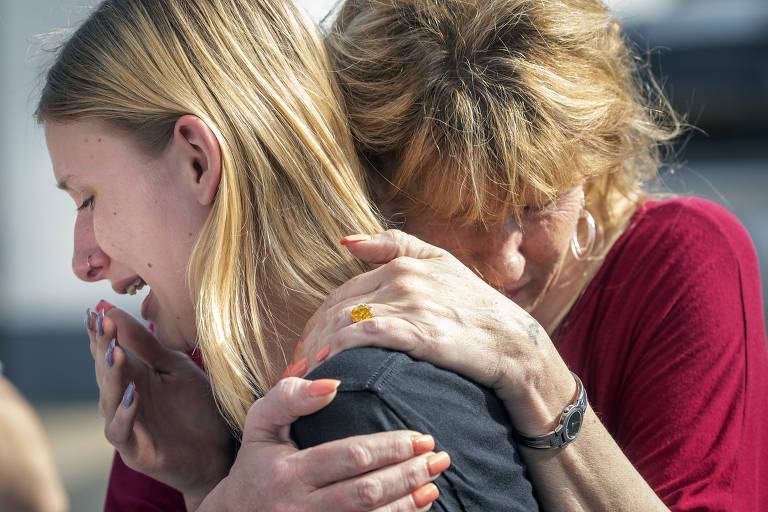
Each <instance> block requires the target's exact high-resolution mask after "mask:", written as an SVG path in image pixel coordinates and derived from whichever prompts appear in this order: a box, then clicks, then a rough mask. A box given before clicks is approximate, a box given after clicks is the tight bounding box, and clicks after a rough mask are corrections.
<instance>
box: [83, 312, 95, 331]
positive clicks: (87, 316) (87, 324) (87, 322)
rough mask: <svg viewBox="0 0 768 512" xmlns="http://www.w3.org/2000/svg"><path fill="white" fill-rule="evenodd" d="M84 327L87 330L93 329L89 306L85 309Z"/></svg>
mask: <svg viewBox="0 0 768 512" xmlns="http://www.w3.org/2000/svg"><path fill="white" fill-rule="evenodd" d="M85 328H86V329H88V330H89V331H92V330H93V329H91V308H88V309H86V310H85Z"/></svg>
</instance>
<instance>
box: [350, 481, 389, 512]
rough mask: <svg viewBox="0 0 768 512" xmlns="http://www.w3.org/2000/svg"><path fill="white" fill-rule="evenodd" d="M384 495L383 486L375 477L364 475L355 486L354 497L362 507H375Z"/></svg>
mask: <svg viewBox="0 0 768 512" xmlns="http://www.w3.org/2000/svg"><path fill="white" fill-rule="evenodd" d="M383 497H384V486H383V485H382V483H381V482H380V481H379V479H377V478H375V477H370V476H369V477H364V478H362V479H360V480H359V481H358V482H357V484H356V486H355V499H356V501H357V503H358V505H360V507H361V508H363V509H370V508H373V507H375V506H376V505H377V504H378V503H379V502H380V501H381V500H382V498H383Z"/></svg>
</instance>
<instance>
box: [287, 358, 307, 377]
mask: <svg viewBox="0 0 768 512" xmlns="http://www.w3.org/2000/svg"><path fill="white" fill-rule="evenodd" d="M305 373H307V358H306V357H302V358H301V359H299V361H298V362H297V363H296V364H294V365H293V370H291V377H302V376H303V375H304V374H305Z"/></svg>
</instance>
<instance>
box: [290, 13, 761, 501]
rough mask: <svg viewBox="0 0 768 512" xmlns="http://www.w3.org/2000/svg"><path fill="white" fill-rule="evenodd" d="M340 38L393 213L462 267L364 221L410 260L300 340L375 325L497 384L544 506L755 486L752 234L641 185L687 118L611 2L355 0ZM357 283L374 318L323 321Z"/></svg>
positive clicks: (352, 340)
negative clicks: (612, 12) (642, 63)
mask: <svg viewBox="0 0 768 512" xmlns="http://www.w3.org/2000/svg"><path fill="white" fill-rule="evenodd" d="M328 46H329V48H330V51H331V55H332V59H333V60H334V66H335V69H336V71H337V76H338V80H339V83H340V85H341V88H342V92H343V94H344V98H345V104H346V107H347V114H348V116H349V119H350V123H351V126H352V132H353V135H354V138H355V140H356V143H357V148H358V152H359V154H361V155H362V157H363V159H364V160H365V161H367V162H368V164H369V170H370V173H369V178H370V182H371V185H372V188H373V190H374V191H375V192H376V194H377V196H378V200H379V201H380V203H381V204H382V209H383V211H385V212H386V213H387V214H388V215H389V216H390V217H391V218H392V220H393V221H395V222H397V223H398V224H399V225H400V226H402V228H403V229H404V230H406V231H408V232H410V233H413V234H415V235H417V236H418V237H420V238H421V239H422V240H425V241H427V242H429V243H431V244H434V245H436V246H439V247H442V248H444V249H447V250H448V251H449V252H450V253H451V254H453V256H455V257H456V258H457V259H458V260H459V261H461V263H463V264H464V266H462V265H460V264H459V263H458V262H457V261H456V260H455V259H454V258H451V257H449V255H448V254H446V253H445V252H442V251H438V250H435V249H433V248H430V247H428V246H422V247H416V248H413V247H412V248H411V249H408V248H407V244H413V243H414V242H413V241H410V242H407V243H406V244H405V245H403V244H398V243H396V242H395V241H393V240H391V239H387V238H383V237H381V236H375V237H373V238H372V239H369V237H365V236H362V237H357V238H355V240H357V241H356V242H354V243H352V244H351V245H349V248H350V249H351V250H352V251H353V253H354V254H356V255H358V256H359V257H361V258H362V259H364V260H365V261H368V262H378V263H384V262H386V261H388V260H389V259H390V258H392V257H395V256H398V255H401V254H403V253H404V252H410V253H411V256H415V259H402V258H401V259H395V260H394V261H392V262H391V263H388V264H386V265H384V266H383V267H381V268H379V269H377V270H375V271H373V272H370V273H369V274H367V275H365V276H361V277H357V278H355V279H354V280H353V281H352V282H351V283H348V284H346V285H344V286H343V287H341V289H339V290H337V291H336V292H334V295H333V296H332V298H331V299H330V300H329V301H328V302H327V303H326V304H325V305H324V307H323V309H322V310H321V311H320V312H318V313H317V315H316V316H315V319H314V320H313V322H311V323H310V326H309V328H308V330H307V331H306V332H305V336H304V345H303V347H302V350H303V351H305V352H307V353H313V352H321V353H322V354H323V355H325V354H326V353H329V352H330V354H336V353H337V352H338V351H340V350H343V349H347V348H349V347H353V346H359V345H381V346H385V347H389V348H393V349H396V350H403V351H406V352H408V353H409V354H410V355H412V356H413V357H416V358H419V359H426V360H429V361H432V362H434V363H436V364H438V365H441V366H444V367H447V368H450V369H453V370H454V371H457V372H460V373H463V374H465V375H468V376H470V377H471V378H473V379H475V380H476V381H478V382H481V383H483V384H485V385H488V386H492V387H493V388H494V389H496V392H497V394H498V395H499V396H501V397H503V399H504V400H505V403H506V405H507V412H508V414H509V416H510V418H511V419H512V422H513V425H514V426H515V428H516V429H517V431H518V434H517V435H518V439H519V440H520V442H521V445H522V446H523V448H522V454H523V457H524V460H525V462H526V463H527V465H528V468H529V469H530V471H531V475H532V480H533V482H534V486H535V488H536V491H537V496H538V497H539V499H540V500H541V502H542V504H543V506H544V508H551V509H587V510H619V509H627V508H633V509H638V510H653V509H658V508H663V505H662V502H663V504H664V505H666V506H667V507H670V508H672V509H675V510H693V509H707V510H745V511H746V510H755V509H758V508H760V503H766V502H767V501H768V486H766V481H768V480H766V478H765V476H766V475H768V457H766V455H768V434H767V433H768V430H766V429H765V428H764V427H763V422H764V419H765V417H766V414H767V413H768V405H766V401H765V400H764V398H763V396H764V394H765V392H766V391H768V380H767V379H768V353H767V351H766V337H765V323H764V319H763V313H762V301H761V292H760V289H761V288H760V273H759V269H758V265H757V260H756V258H755V253H754V248H753V247H752V244H751V242H750V240H749V237H748V236H747V234H746V232H745V231H744V229H743V228H742V227H741V225H740V224H739V223H738V221H736V220H735V219H734V218H733V217H732V216H731V215H730V214H729V213H727V212H726V211H724V210H723V209H722V208H720V207H718V206H716V205H714V204H711V203H708V202H705V201H701V200H696V199H690V198H688V199H685V198H678V199H669V200H666V201H657V200H653V199H652V198H651V197H650V196H649V195H648V193H647V192H646V188H645V187H644V185H643V183H644V182H647V181H648V180H649V179H651V178H653V176H654V175H655V173H656V170H657V168H658V149H657V148H658V146H659V145H660V144H663V143H664V142H665V141H667V140H669V139H670V138H671V137H673V136H674V135H675V134H676V133H677V132H678V129H677V123H676V122H675V119H674V116H673V115H671V114H664V113H665V112H667V111H668V110H667V108H666V103H665V102H664V100H663V98H661V97H660V96H658V95H656V96H654V95H650V94H649V95H643V94H642V93H641V89H640V86H639V82H638V79H637V77H636V74H635V64H634V62H635V61H634V59H633V57H632V55H631V54H630V52H629V51H628V50H627V47H626V45H625V44H624V42H623V41H622V38H621V33H620V30H619V26H618V25H617V23H616V22H614V21H613V20H612V19H611V18H610V16H609V14H608V12H607V11H606V9H605V7H604V6H603V5H602V4H601V3H599V2H597V1H559V0H558V1H547V0H545V1H526V0H477V1H472V0H470V1H466V0H456V1H452V0H446V1H442V2H433V1H429V0H349V1H348V2H347V3H346V4H345V6H344V7H343V8H342V9H341V11H340V13H339V16H338V20H337V22H336V25H335V26H334V27H333V30H332V31H331V33H330V35H329V36H328ZM649 92H652V91H649ZM467 267H468V268H470V269H473V270H474V271H475V272H476V274H477V275H478V276H479V277H477V276H474V275H472V274H471V273H470V272H469V271H468V270H467ZM480 278H482V280H481V279H480ZM483 281H484V282H483ZM504 297H506V299H508V300H505V299H504ZM357 303H367V304H370V305H371V307H372V309H373V310H374V311H375V312H376V314H375V317H374V318H373V319H370V320H366V321H364V322H361V323H359V324H351V325H350V324H348V325H338V324H337V325H335V326H334V325H332V324H331V323H330V322H329V318H338V315H339V311H343V310H345V309H347V308H349V307H351V306H352V305H354V304H357ZM326 345H329V347H326ZM309 359H310V360H312V359H313V358H312V357H310V358H309ZM321 370H322V367H320V368H319V369H318V370H316V372H317V373H312V374H310V375H322V372H321ZM571 372H573V374H572V373H571ZM574 374H575V375H577V376H578V378H576V379H574V376H573V375H574ZM582 382H583V387H584V388H585V389H586V396H587V397H588V403H589V405H588V406H587V407H586V408H584V407H583V401H582V398H583V393H582V392H581V389H582ZM330 408H333V404H331V406H330ZM564 408H565V409H564ZM564 410H565V412H564ZM579 411H580V412H579ZM582 420H583V423H581V422H582ZM745 436H746V438H745Z"/></svg>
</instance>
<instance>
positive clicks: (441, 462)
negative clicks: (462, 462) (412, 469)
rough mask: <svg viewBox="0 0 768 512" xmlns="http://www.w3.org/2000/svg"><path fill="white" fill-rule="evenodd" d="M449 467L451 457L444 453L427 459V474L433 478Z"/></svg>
mask: <svg viewBox="0 0 768 512" xmlns="http://www.w3.org/2000/svg"><path fill="white" fill-rule="evenodd" d="M450 465H451V456H450V455H448V454H447V453H446V452H440V453H436V454H434V455H431V456H430V457H429V458H428V459H427V469H429V474H430V475H432V476H435V475H437V474H439V473H442V472H443V471H445V470H446V469H448V468H449V467H450Z"/></svg>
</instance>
